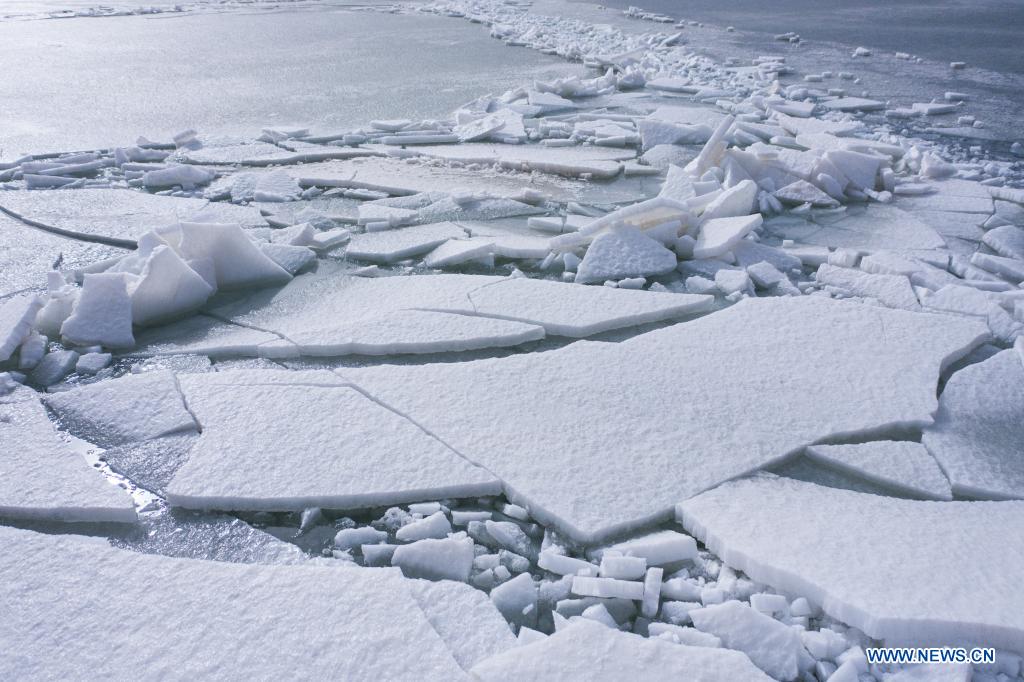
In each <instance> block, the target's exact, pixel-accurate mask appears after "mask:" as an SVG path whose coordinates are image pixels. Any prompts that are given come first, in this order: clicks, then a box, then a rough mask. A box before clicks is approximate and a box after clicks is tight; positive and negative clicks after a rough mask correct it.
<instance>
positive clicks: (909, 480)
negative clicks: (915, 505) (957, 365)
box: [806, 401, 953, 500]
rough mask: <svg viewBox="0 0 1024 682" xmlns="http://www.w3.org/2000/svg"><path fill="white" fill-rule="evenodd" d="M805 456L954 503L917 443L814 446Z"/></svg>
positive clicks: (943, 480) (946, 483)
mask: <svg viewBox="0 0 1024 682" xmlns="http://www.w3.org/2000/svg"><path fill="white" fill-rule="evenodd" d="M940 405H941V401H940ZM806 454H807V456H808V457H810V458H812V459H814V460H816V461H818V462H820V463H822V464H825V465H826V466H830V467H833V468H836V469H839V470H840V471H843V472H845V473H849V474H853V475H854V476H859V477H861V478H865V479H867V480H869V481H872V482H874V483H879V484H881V485H882V486H885V487H887V488H893V489H895V490H899V491H900V492H905V493H909V494H911V495H914V496H917V497H925V498H929V499H935V500H951V499H953V496H952V493H951V492H950V487H949V481H948V480H947V479H946V476H945V474H943V473H942V469H940V468H939V465H938V463H937V462H936V461H935V458H934V457H932V456H931V455H930V454H928V451H927V450H926V449H925V447H924V446H923V445H921V444H920V443H913V442H909V441H894V440H883V441H875V442H871V443H857V444H851V445H815V446H813V447H809V448H807V451H806Z"/></svg>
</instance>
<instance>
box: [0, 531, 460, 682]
mask: <svg viewBox="0 0 1024 682" xmlns="http://www.w3.org/2000/svg"><path fill="white" fill-rule="evenodd" d="M0 538H2V541H3V544H4V546H5V547H7V548H8V549H9V550H10V551H7V552H4V553H3V554H2V556H0V575H2V576H3V582H4V584H5V586H6V587H5V590H6V595H7V598H6V599H5V601H4V604H3V606H2V607H0V614H2V615H3V617H2V618H0V639H2V640H3V641H4V642H5V643H6V645H7V655H5V656H3V657H0V674H2V675H3V676H4V677H8V678H10V677H18V678H26V677H27V678H32V679H53V678H61V677H75V676H77V675H79V674H80V673H81V671H83V670H88V671H89V674H90V676H95V677H100V678H113V677H121V676H123V675H124V673H125V666H133V662H135V663H138V662H140V661H144V662H145V665H144V666H138V667H134V668H133V669H134V673H133V676H138V677H140V678H142V679H159V678H166V677H173V678H181V679H186V678H196V677H221V676H236V675H237V676H256V677H261V676H273V677H291V676H299V677H332V676H338V677H341V678H344V679H388V680H445V681H448V680H459V679H465V674H464V673H463V671H462V669H461V668H460V667H459V665H458V663H457V662H456V661H455V659H454V658H453V657H452V655H451V653H450V652H449V650H448V648H447V646H445V644H444V641H443V640H442V639H441V638H440V637H439V636H438V634H437V633H436V632H435V631H434V629H433V628H432V627H431V626H430V624H429V622H428V621H427V619H426V617H425V616H424V614H423V611H422V610H421V609H420V607H419V605H418V603H417V601H416V600H415V599H414V598H413V596H412V595H411V594H410V592H409V589H408V587H407V585H406V583H405V581H404V580H403V579H402V578H401V577H399V576H398V575H396V573H395V572H392V571H385V570H373V569H365V570H346V569H345V568H339V567H336V566H323V565H306V566H272V565H260V564H233V563H225V562H217V561H196V560H189V559H175V558H169V557H162V556H156V555H147V554H137V553H135V552H129V551H125V550H121V549H116V548H113V547H110V546H109V545H108V544H107V542H106V540H105V539H102V538H83V537H75V536H66V535H43V534H38V533H33V532H31V531H23V530H15V529H10V528H0ZM58 602H59V605H60V606H59V608H57V607H56V603H58ZM339 612H343V613H346V614H348V615H349V617H346V618H341V619H339V618H337V617H336V616H337V614H338V613H339ZM140 613H153V614H155V613H159V614H160V617H159V618H139V617H138V614H140ZM314 622H323V623H330V624H331V626H330V627H321V628H310V627H309V625H310V623H314ZM382 647H384V648H386V649H387V650H388V651H389V653H390V654H391V655H387V656H382V655H380V651H381V648H382ZM58 649H59V650H60V652H61V655H60V656H54V655H53V652H54V651H55V650H58Z"/></svg>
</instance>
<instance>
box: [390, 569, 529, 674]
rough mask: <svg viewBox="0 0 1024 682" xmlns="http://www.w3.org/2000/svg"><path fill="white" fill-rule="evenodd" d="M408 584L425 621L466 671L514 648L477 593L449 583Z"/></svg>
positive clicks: (484, 598)
mask: <svg viewBox="0 0 1024 682" xmlns="http://www.w3.org/2000/svg"><path fill="white" fill-rule="evenodd" d="M407 584H408V586H409V591H410V592H412V596H413V597H414V598H415V599H416V601H417V603H418V604H419V605H420V608H421V609H423V613H424V614H426V616H427V620H428V621H429V622H430V624H431V625H432V626H433V627H434V629H435V630H436V631H437V634H439V635H440V636H441V639H443V640H444V643H445V644H446V645H447V646H448V649H449V650H451V653H452V656H454V657H455V660H456V661H458V662H459V665H461V666H462V667H463V668H465V669H466V670H469V669H470V668H472V667H473V666H474V665H476V664H477V663H478V662H480V661H482V660H484V659H486V658H488V657H490V656H494V655H497V654H500V653H502V652H504V651H508V650H509V649H511V648H512V647H514V646H515V645H516V638H515V636H514V635H513V634H512V630H511V629H510V628H509V626H508V623H506V622H505V619H504V618H502V617H501V614H500V613H498V610H497V609H496V608H494V604H492V603H491V600H490V599H488V598H487V595H486V594H484V593H483V592H481V591H480V590H478V589H476V588H473V587H471V586H469V585H467V584H465V583H457V582H454V581H452V580H441V581H437V582H431V581H428V580H411V581H409V582H408V583H407Z"/></svg>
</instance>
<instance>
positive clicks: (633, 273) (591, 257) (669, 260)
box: [575, 226, 677, 284]
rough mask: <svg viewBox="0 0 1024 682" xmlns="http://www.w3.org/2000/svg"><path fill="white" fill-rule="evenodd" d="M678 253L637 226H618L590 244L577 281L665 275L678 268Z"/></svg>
mask: <svg viewBox="0 0 1024 682" xmlns="http://www.w3.org/2000/svg"><path fill="white" fill-rule="evenodd" d="M676 263H677V259H676V255H675V254H674V253H673V252H671V251H669V250H668V249H666V248H665V247H664V246H662V245H661V244H659V243H658V242H657V241H655V240H653V239H651V238H650V237H648V236H647V235H646V234H644V233H643V232H641V231H640V230H638V229H636V228H635V227H628V226H622V227H615V228H612V229H611V230H610V231H609V232H606V233H604V234H601V235H599V236H598V237H597V238H596V239H594V241H593V242H592V243H591V244H590V247H589V248H588V249H587V253H586V255H585V256H584V257H583V262H582V263H580V265H579V268H577V270H576V280H575V281H576V282H577V283H579V284H589V283H592V282H603V281H605V280H608V279H622V278H624V277H647V276H650V275H663V274H665V273H668V272H671V271H672V270H674V269H675V267H676Z"/></svg>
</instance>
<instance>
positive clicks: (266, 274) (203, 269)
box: [155, 222, 292, 289]
mask: <svg viewBox="0 0 1024 682" xmlns="http://www.w3.org/2000/svg"><path fill="white" fill-rule="evenodd" d="M155 232H156V234H157V235H158V236H159V238H160V239H161V240H163V241H164V242H166V243H167V244H168V245H169V246H170V247H171V248H173V249H174V250H175V251H176V252H177V253H178V255H179V256H181V258H182V259H183V260H184V261H185V262H186V263H188V265H189V267H191V268H192V269H193V270H195V271H196V272H198V273H199V274H200V275H201V276H202V277H203V279H205V280H206V281H207V283H208V284H210V285H211V286H213V287H216V288H217V289H239V288H245V287H253V286H273V285H276V284H284V283H285V282H287V281H289V280H290V279H291V278H292V277H291V275H289V274H288V272H287V271H286V270H284V268H282V267H281V266H280V265H278V264H277V263H275V262H274V261H273V260H271V259H270V258H269V257H267V256H266V255H265V254H264V253H263V252H262V251H260V249H259V247H258V246H256V244H255V243H253V241H252V240H251V239H249V237H248V236H246V234H245V232H244V231H243V230H242V228H241V227H240V226H238V225H232V224H225V223H184V222H183V223H177V224H176V225H171V226H168V227H165V228H160V229H158V230H156V231H155Z"/></svg>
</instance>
